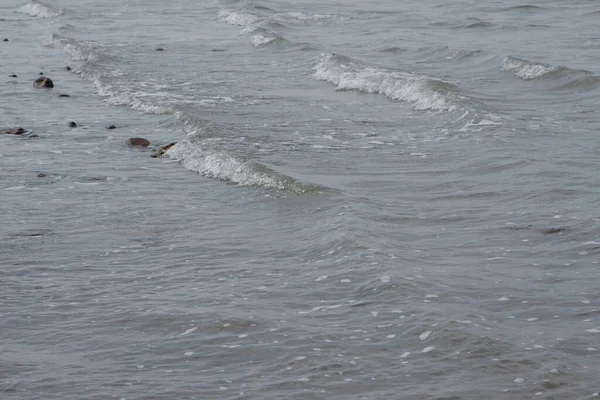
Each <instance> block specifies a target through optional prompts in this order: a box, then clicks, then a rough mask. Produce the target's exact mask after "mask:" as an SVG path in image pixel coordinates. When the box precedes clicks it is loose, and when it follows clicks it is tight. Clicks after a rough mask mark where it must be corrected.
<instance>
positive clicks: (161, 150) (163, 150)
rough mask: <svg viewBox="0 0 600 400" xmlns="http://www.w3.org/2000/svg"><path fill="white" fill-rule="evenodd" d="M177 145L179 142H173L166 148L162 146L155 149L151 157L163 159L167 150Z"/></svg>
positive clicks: (166, 145)
mask: <svg viewBox="0 0 600 400" xmlns="http://www.w3.org/2000/svg"><path fill="white" fill-rule="evenodd" d="M176 144H177V142H172V143H169V144H165V145H164V146H160V147H158V148H156V149H154V151H153V152H152V155H151V156H150V157H152V158H158V157H162V156H163V155H164V154H165V153H166V151H167V150H169V149H170V148H171V147H173V146H175V145H176Z"/></svg>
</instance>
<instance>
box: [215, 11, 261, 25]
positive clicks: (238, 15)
mask: <svg viewBox="0 0 600 400" xmlns="http://www.w3.org/2000/svg"><path fill="white" fill-rule="evenodd" d="M217 16H218V18H219V21H223V22H226V23H228V24H230V25H237V26H248V25H252V24H254V23H256V22H258V21H260V20H261V19H262V17H261V16H259V15H256V14H252V13H249V12H245V11H241V10H221V11H219V13H218V14H217Z"/></svg>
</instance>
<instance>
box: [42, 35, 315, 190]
mask: <svg viewBox="0 0 600 400" xmlns="http://www.w3.org/2000/svg"><path fill="white" fill-rule="evenodd" d="M48 44H49V45H51V46H54V47H57V48H60V49H62V50H63V51H64V52H65V53H67V54H69V55H70V56H71V57H72V58H73V59H74V60H80V61H83V62H84V63H83V65H82V66H81V67H79V68H78V69H76V70H75V72H76V73H77V74H79V75H80V76H81V77H83V78H85V79H87V80H89V81H91V82H93V84H94V86H95V87H96V90H97V94H98V95H100V96H102V97H105V98H106V102H107V103H109V104H112V105H125V106H129V107H131V108H132V109H134V110H137V111H141V112H144V113H147V114H154V115H172V116H173V117H174V118H175V119H176V120H178V121H180V122H181V123H183V128H184V131H185V132H186V133H187V137H186V139H184V140H183V141H181V142H179V143H178V144H177V145H175V146H173V147H172V148H171V149H169V150H168V151H167V155H168V156H170V157H171V158H172V159H174V160H177V161H179V162H180V163H181V164H182V165H183V167H184V168H186V169H188V170H190V171H194V172H196V173H198V174H200V175H202V176H205V177H208V178H212V179H218V180H222V181H224V182H228V183H231V184H234V185H237V186H244V187H254V188H263V189H268V190H277V191H284V192H291V193H295V194H303V193H317V192H319V191H322V190H325V188H324V187H322V186H318V185H311V184H305V183H302V182H300V181H298V180H296V179H293V178H291V177H289V176H286V175H283V174H279V173H277V172H275V171H274V170H273V169H271V168H268V167H266V166H264V165H261V164H259V163H257V162H254V161H251V160H250V159H246V157H244V156H241V155H239V154H243V153H244V151H243V150H240V149H239V146H237V147H236V146H235V144H233V143H231V142H232V140H231V139H227V138H224V137H222V133H221V131H220V129H219V128H218V127H217V128H215V127H214V126H213V125H212V124H211V122H209V121H204V120H201V119H199V118H198V117H197V115H196V113H195V112H194V111H193V110H191V109H188V108H187V107H186V105H185V104H186V101H187V100H188V99H185V98H179V97H177V95H176V94H173V93H162V92H160V91H158V92H156V91H151V92H148V91H147V90H146V91H144V90H142V89H143V88H136V87H135V84H134V83H131V84H125V85H123V84H119V83H118V82H117V80H116V79H115V78H118V75H119V72H118V71H116V70H114V69H113V68H110V67H109V66H110V65H111V64H108V65H106V63H105V62H106V61H110V60H111V59H112V58H111V56H108V55H106V54H104V53H103V52H101V51H99V50H97V49H95V48H93V47H92V46H91V45H90V44H88V43H85V42H80V41H77V40H75V39H71V38H66V37H62V36H58V35H53V36H52V39H51V40H50V41H49V43H48ZM142 86H143V85H142ZM227 101H233V100H231V99H230V98H214V97H213V98H210V99H209V100H208V102H209V104H212V103H214V102H227ZM201 104H202V102H201ZM233 141H235V139H234V140H233ZM236 149H237V150H236ZM238 150H239V151H238Z"/></svg>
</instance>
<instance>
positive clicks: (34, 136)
mask: <svg viewBox="0 0 600 400" xmlns="http://www.w3.org/2000/svg"><path fill="white" fill-rule="evenodd" d="M39 138H41V136H40V135H36V134H33V135H29V137H28V138H27V139H39Z"/></svg>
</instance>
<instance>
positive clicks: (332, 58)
mask: <svg viewBox="0 0 600 400" xmlns="http://www.w3.org/2000/svg"><path fill="white" fill-rule="evenodd" d="M313 70H314V71H315V73H314V77H315V78H317V79H320V80H323V81H327V82H329V83H332V84H333V85H334V86H336V88H337V90H358V91H361V92H366V93H377V94H382V95H384V96H386V97H387V98H389V99H391V100H399V101H404V102H408V103H411V104H412V106H413V108H414V109H416V110H436V111H455V110H457V109H459V108H461V106H460V97H461V96H459V94H458V89H457V88H456V87H455V86H454V85H452V84H451V83H448V82H445V81H442V80H439V79H434V78H430V77H427V76H421V75H414V74H410V73H405V72H400V71H393V70H389V69H382V68H377V67H368V66H365V65H363V64H362V63H360V62H357V61H354V60H351V59H349V58H348V57H344V56H341V55H337V54H323V55H322V56H321V60H320V62H319V63H318V64H317V65H315V66H314V67H313Z"/></svg>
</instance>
